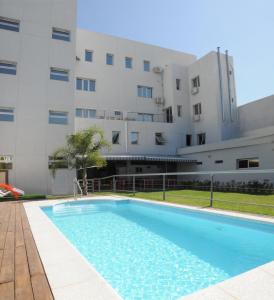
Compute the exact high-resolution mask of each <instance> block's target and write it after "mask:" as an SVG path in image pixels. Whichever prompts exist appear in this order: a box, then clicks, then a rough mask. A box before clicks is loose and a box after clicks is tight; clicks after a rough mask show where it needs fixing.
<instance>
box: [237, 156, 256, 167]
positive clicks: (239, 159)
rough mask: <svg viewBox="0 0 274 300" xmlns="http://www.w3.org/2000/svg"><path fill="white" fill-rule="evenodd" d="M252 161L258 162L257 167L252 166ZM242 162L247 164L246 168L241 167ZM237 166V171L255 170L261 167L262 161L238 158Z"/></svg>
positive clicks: (253, 158) (252, 158) (254, 158)
mask: <svg viewBox="0 0 274 300" xmlns="http://www.w3.org/2000/svg"><path fill="white" fill-rule="evenodd" d="M252 161H253V162H254V161H256V162H257V166H251V164H250V163H252ZM241 162H246V163H247V164H246V167H240V163H241ZM236 166H237V169H254V168H259V167H260V159H259V157H250V158H238V159H237V160H236Z"/></svg>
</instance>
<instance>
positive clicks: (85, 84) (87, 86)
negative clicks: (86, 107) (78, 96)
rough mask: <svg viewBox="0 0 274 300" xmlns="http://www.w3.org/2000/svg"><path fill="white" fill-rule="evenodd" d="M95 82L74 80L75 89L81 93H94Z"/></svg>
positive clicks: (91, 80)
mask: <svg viewBox="0 0 274 300" xmlns="http://www.w3.org/2000/svg"><path fill="white" fill-rule="evenodd" d="M95 85H96V82H95V80H93V79H83V78H76V89H77V90H82V91H89V92H95Z"/></svg>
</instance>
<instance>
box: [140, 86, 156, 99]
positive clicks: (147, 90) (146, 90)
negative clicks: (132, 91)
mask: <svg viewBox="0 0 274 300" xmlns="http://www.w3.org/2000/svg"><path fill="white" fill-rule="evenodd" d="M137 93H138V97H142V98H152V88H151V87H148V86H141V85H138V87H137Z"/></svg>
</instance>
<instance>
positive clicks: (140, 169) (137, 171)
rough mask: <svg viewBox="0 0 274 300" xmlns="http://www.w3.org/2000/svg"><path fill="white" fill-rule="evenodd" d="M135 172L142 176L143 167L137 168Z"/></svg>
mask: <svg viewBox="0 0 274 300" xmlns="http://www.w3.org/2000/svg"><path fill="white" fill-rule="evenodd" d="M135 172H136V173H139V174H140V173H143V168H141V167H136V168H135Z"/></svg>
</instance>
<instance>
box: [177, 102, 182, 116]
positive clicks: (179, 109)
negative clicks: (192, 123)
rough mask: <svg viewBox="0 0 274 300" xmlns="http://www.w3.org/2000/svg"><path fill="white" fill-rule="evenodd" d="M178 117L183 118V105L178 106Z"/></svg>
mask: <svg viewBox="0 0 274 300" xmlns="http://www.w3.org/2000/svg"><path fill="white" fill-rule="evenodd" d="M177 115H178V117H181V116H182V105H177Z"/></svg>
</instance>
